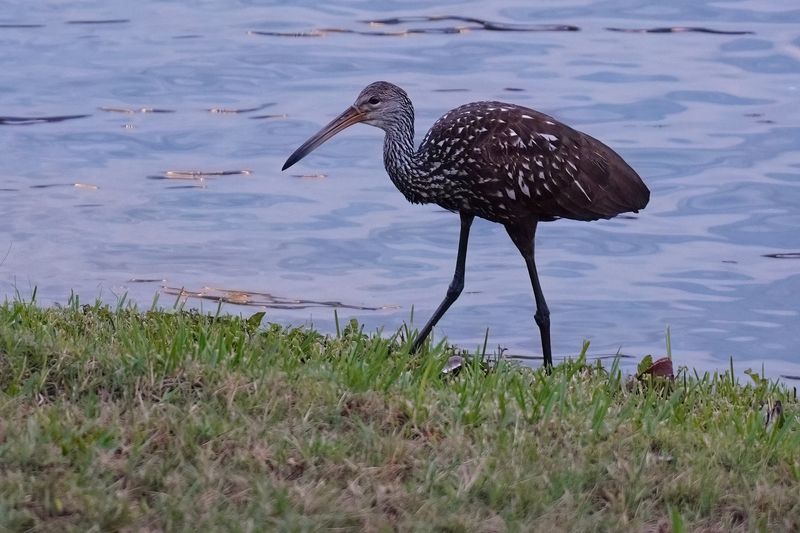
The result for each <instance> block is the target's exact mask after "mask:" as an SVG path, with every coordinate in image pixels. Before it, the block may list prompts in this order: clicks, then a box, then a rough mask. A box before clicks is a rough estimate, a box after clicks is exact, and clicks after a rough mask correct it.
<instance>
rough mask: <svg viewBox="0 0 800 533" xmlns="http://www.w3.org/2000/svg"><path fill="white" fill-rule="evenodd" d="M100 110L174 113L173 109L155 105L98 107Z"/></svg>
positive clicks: (110, 111) (107, 111)
mask: <svg viewBox="0 0 800 533" xmlns="http://www.w3.org/2000/svg"><path fill="white" fill-rule="evenodd" d="M97 109H99V110H100V111H105V112H106V113H127V114H131V115H132V114H134V113H174V112H175V110H174V109H158V108H155V107H139V108H133V107H98V108H97Z"/></svg>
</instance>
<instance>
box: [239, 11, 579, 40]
mask: <svg viewBox="0 0 800 533" xmlns="http://www.w3.org/2000/svg"><path fill="white" fill-rule="evenodd" d="M447 21H453V22H462V23H465V24H466V25H453V26H443V27H436V28H408V29H403V30H396V31H384V30H378V31H375V30H353V29H349V28H319V29H315V30H311V31H305V32H278V31H260V30H250V31H248V32H247V33H248V34H249V35H267V36H273V37H323V36H325V35H327V34H331V33H349V34H355V35H374V36H383V37H405V36H407V35H412V34H455V33H467V32H470V31H480V30H486V31H520V32H542V31H578V30H580V28H578V27H577V26H570V25H566V24H512V23H505V22H493V21H490V20H484V19H479V18H473V17H461V16H456V15H443V16H410V17H394V18H386V19H374V20H362V21H359V22H362V23H365V24H368V25H369V26H370V27H371V28H380V27H382V26H392V25H398V24H409V23H412V24H413V23H427V22H447Z"/></svg>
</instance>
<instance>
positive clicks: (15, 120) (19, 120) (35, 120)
mask: <svg viewBox="0 0 800 533" xmlns="http://www.w3.org/2000/svg"><path fill="white" fill-rule="evenodd" d="M90 116H91V115H56V116H52V117H0V126H30V125H31V124H48V123H53V122H64V121H65V120H75V119H79V118H86V117H90Z"/></svg>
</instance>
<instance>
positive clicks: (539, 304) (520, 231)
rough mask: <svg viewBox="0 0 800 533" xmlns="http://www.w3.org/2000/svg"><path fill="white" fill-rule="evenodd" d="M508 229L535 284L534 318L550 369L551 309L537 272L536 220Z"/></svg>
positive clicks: (543, 352) (545, 359)
mask: <svg viewBox="0 0 800 533" xmlns="http://www.w3.org/2000/svg"><path fill="white" fill-rule="evenodd" d="M506 231H508V234H509V236H510V237H511V240H512V241H514V244H516V245H517V248H518V249H519V251H520V253H521V254H522V257H523V258H524V259H525V265H526V266H527V267H528V275H530V277H531V285H532V286H533V297H534V299H535V300H536V314H535V315H533V318H534V319H535V320H536V325H537V326H539V333H540V334H541V336H542V357H543V358H544V366H545V368H547V369H548V370H549V369H550V368H551V367H552V366H553V353H552V350H551V348H550V310H549V309H548V308H547V302H546V301H545V300H544V293H543V292H542V286H541V284H540V283H539V274H538V273H537V272H536V262H535V261H534V258H533V252H534V237H535V235H536V222H533V223H532V224H531V225H528V226H520V225H518V224H517V225H514V226H511V225H508V226H506Z"/></svg>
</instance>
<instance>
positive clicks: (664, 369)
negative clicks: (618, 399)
mask: <svg viewBox="0 0 800 533" xmlns="http://www.w3.org/2000/svg"><path fill="white" fill-rule="evenodd" d="M637 371H638V374H637V376H636V377H637V378H638V379H639V380H642V379H645V378H646V377H651V378H665V379H669V380H674V379H675V372H674V371H673V368H672V359H670V358H669V357H662V358H660V359H656V360H655V361H653V358H652V357H651V356H649V355H648V356H646V357H645V358H644V359H642V361H641V362H640V363H639V366H638V368H637Z"/></svg>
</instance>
